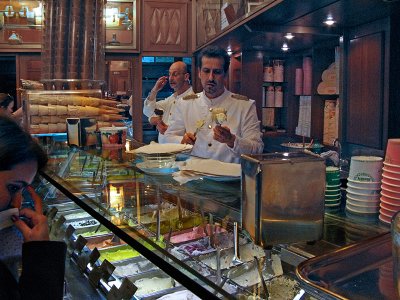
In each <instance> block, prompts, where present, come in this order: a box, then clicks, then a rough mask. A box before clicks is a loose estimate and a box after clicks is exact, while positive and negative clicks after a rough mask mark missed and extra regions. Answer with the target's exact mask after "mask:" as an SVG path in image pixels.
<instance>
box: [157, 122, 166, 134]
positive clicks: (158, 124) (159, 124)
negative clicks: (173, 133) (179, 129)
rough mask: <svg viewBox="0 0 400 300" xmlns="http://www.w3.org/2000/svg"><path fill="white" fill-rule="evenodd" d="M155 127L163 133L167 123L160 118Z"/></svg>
mask: <svg viewBox="0 0 400 300" xmlns="http://www.w3.org/2000/svg"><path fill="white" fill-rule="evenodd" d="M156 128H157V130H158V131H159V132H160V133H161V134H164V133H165V132H166V131H167V129H168V125H167V124H165V123H164V122H163V120H161V121H160V122H158V123H157V125H156Z"/></svg>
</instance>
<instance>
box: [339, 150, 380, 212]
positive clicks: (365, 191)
mask: <svg viewBox="0 0 400 300" xmlns="http://www.w3.org/2000/svg"><path fill="white" fill-rule="evenodd" d="M382 162H383V159H382V158H381V157H377V156H353V157H352V158H351V164H350V171H349V178H348V179H347V189H346V194H347V199H346V211H347V212H349V213H351V214H357V215H362V216H375V215H377V214H378V213H379V198H380V188H381V178H382Z"/></svg>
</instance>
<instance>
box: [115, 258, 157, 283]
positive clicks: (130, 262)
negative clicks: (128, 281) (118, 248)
mask: <svg viewBox="0 0 400 300" xmlns="http://www.w3.org/2000/svg"><path fill="white" fill-rule="evenodd" d="M113 265H114V266H115V268H116V269H115V270H114V272H113V275H114V276H115V277H117V278H120V279H122V278H124V277H127V276H136V275H139V274H145V273H147V272H149V271H153V270H155V269H157V266H155V265H154V264H153V263H151V262H150V261H149V260H147V259H146V258H144V257H143V256H137V257H134V258H131V259H127V260H124V261H117V262H114V263H113ZM127 266H130V270H129V271H130V272H131V273H130V274H127V275H123V276H122V275H120V274H119V273H118V268H123V267H127Z"/></svg>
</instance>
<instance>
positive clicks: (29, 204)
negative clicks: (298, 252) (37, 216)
mask: <svg viewBox="0 0 400 300" xmlns="http://www.w3.org/2000/svg"><path fill="white" fill-rule="evenodd" d="M21 208H31V209H34V208H35V204H34V202H33V199H32V197H31V194H29V192H28V191H27V189H24V190H23V191H22V204H21Z"/></svg>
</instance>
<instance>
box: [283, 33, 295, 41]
mask: <svg viewBox="0 0 400 300" xmlns="http://www.w3.org/2000/svg"><path fill="white" fill-rule="evenodd" d="M285 38H287V39H288V40H291V39H292V38H294V35H293V34H291V33H290V32H288V33H286V35H285Z"/></svg>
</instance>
